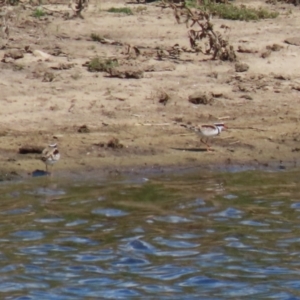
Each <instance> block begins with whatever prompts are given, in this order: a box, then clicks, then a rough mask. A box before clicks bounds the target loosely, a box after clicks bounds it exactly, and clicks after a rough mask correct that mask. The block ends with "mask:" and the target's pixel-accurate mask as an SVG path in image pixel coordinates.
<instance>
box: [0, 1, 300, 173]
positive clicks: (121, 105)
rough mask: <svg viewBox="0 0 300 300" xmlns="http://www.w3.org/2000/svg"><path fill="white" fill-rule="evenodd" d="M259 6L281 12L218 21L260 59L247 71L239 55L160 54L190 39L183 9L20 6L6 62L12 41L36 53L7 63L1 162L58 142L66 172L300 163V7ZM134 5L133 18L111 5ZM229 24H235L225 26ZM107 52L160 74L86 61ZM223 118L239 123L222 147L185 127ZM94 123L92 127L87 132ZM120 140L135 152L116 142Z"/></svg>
mask: <svg viewBox="0 0 300 300" xmlns="http://www.w3.org/2000/svg"><path fill="white" fill-rule="evenodd" d="M53 2H54V1H52V3H53ZM243 2H244V3H245V1H237V2H236V4H238V3H243ZM247 2H251V5H252V6H257V7H258V6H266V7H267V8H268V9H271V10H277V11H279V13H280V15H279V16H278V17H277V18H276V19H269V20H261V21H257V22H241V21H229V20H222V19H218V18H214V19H213V21H212V22H213V24H214V28H215V29H216V30H218V31H220V32H221V33H222V34H223V35H224V37H226V38H228V40H229V42H230V43H231V44H232V45H233V46H234V49H235V50H237V49H238V47H239V46H241V47H244V48H247V49H251V50H253V53H239V52H237V57H238V60H239V61H240V62H242V63H246V64H248V65H249V66H250V68H249V70H248V71H247V72H243V73H237V72H236V71H235V63H232V62H226V61H220V60H211V59H210V56H209V55H208V56H207V55H203V54H199V55H196V54H194V53H183V54H182V55H181V56H180V59H175V60H174V59H169V58H165V59H163V60H157V57H156V54H155V53H156V52H155V51H154V52H153V51H152V53H151V51H148V52H149V53H146V52H147V51H146V50H147V49H150V50H151V49H152V50H153V49H154V48H155V47H157V46H160V47H165V48H168V47H171V46H173V45H174V44H176V43H178V44H179V45H180V46H181V47H187V48H188V47H189V40H188V38H187V28H186V27H185V25H184V24H177V23H176V21H175V19H174V16H173V13H172V10H171V9H165V10H161V9H160V8H159V7H156V6H155V4H148V5H143V4H126V3H125V2H124V1H119V0H118V1H106V2H104V1H103V2H102V1H97V2H95V1H93V0H92V1H91V3H90V5H89V7H88V9H87V11H85V12H83V16H84V19H79V18H77V19H68V20H65V19H64V18H63V14H62V13H63V12H70V9H69V8H68V7H67V6H66V5H56V4H52V5H44V7H45V8H47V9H48V10H47V12H50V10H52V11H57V12H58V13H56V12H54V13H53V15H48V16H46V17H42V18H40V19H37V18H34V17H32V16H31V14H32V10H31V9H30V6H29V5H28V6H26V7H27V9H22V8H21V7H9V9H10V10H12V13H11V14H12V16H11V18H10V19H9V20H8V21H7V22H8V24H9V25H10V35H9V38H8V39H6V38H5V37H4V38H3V39H2V40H1V43H2V45H1V46H2V48H1V50H0V59H2V58H3V57H4V56H5V53H10V51H11V49H17V50H20V51H21V52H22V53H23V55H24V57H23V58H19V59H11V58H7V57H6V59H5V62H3V61H2V62H1V63H0V66H1V74H0V90H1V98H0V114H1V122H0V136H1V144H0V161H1V169H2V170H3V171H5V172H11V171H14V172H17V173H18V174H24V173H30V172H32V171H33V170H35V169H43V168H44V166H43V163H42V162H41V161H40V160H39V159H38V158H39V155H38V154H26V155H24V154H19V153H18V151H19V148H20V147H22V146H26V145H27V146H32V145H33V146H46V145H47V144H48V143H50V142H52V141H56V142H57V143H58V144H59V148H60V152H61V155H62V158H61V161H60V162H59V163H58V164H57V165H55V169H56V170H57V171H58V172H64V171H68V170H69V171H74V172H77V171H83V170H87V171H89V170H118V169H122V168H140V169H143V168H147V169H149V168H150V169H151V168H167V167H173V166H174V167H178V166H192V165H194V166H195V165H206V166H211V165H224V164H249V165H256V164H270V163H275V164H277V163H278V164H279V162H280V161H283V162H295V163H297V161H298V160H299V157H300V153H299V150H300V145H299V139H300V136H299V129H298V126H299V116H300V115H299V111H300V71H299V58H300V47H299V46H296V45H289V44H287V43H285V42H284V41H285V40H286V39H287V38H292V37H299V38H300V36H299V30H298V29H299V27H300V9H299V7H294V6H292V5H283V4H277V5H275V6H274V5H273V6H272V5H267V4H265V2H264V1H255V2H254V1H253V2H252V1H247ZM125 5H126V6H127V7H129V8H131V9H132V11H133V12H134V14H133V15H125V14H115V13H109V12H107V11H106V10H107V9H108V8H110V7H112V6H114V7H123V6H125ZM139 7H144V8H145V9H140V8H139ZM33 9H35V7H33ZM290 12H291V13H290ZM222 24H225V25H227V26H229V27H230V29H229V30H227V31H226V32H224V29H222V28H220V27H221V25H222ZM92 33H94V34H97V35H99V36H101V37H105V38H106V39H109V40H113V41H119V42H121V43H123V44H124V43H129V44H131V45H136V46H138V47H139V48H140V49H146V50H145V52H144V54H143V55H141V56H140V57H138V58H132V59H127V57H128V56H127V55H126V49H125V48H126V47H124V46H119V45H118V44H117V45H115V44H104V43H101V42H96V41H93V40H92V39H91V34H92ZM273 44H278V45H280V46H282V48H281V49H280V51H272V52H271V54H270V56H268V57H266V58H262V57H261V54H262V53H263V52H265V51H266V46H268V45H273ZM299 45H300V44H299ZM26 46H29V47H26ZM25 48H26V49H27V51H25ZM35 50H39V51H42V52H43V53H47V54H49V56H46V57H44V56H43V53H40V52H38V51H35ZM95 56H99V57H110V58H117V59H120V60H126V59H127V60H128V61H129V62H130V63H131V64H132V65H134V66H142V65H143V66H146V65H147V66H150V65H151V66H153V68H152V69H153V70H154V71H153V72H145V73H144V77H143V78H140V79H121V78H111V77H109V76H108V74H107V73H104V72H97V73H93V72H89V71H88V70H87V67H86V66H83V65H84V63H85V62H87V61H89V60H90V59H91V58H93V57H95ZM162 90H163V91H165V92H166V93H167V94H168V95H169V96H170V99H169V100H168V101H167V103H166V105H164V104H163V103H160V102H159V94H160V93H161V91H162ZM197 91H200V92H207V93H210V92H212V93H214V94H216V95H219V97H218V98H215V99H214V101H213V102H212V103H210V104H208V105H203V104H199V105H194V104H192V103H190V102H189V101H188V97H189V95H191V94H192V93H193V92H197ZM220 120H222V121H224V122H226V124H227V126H228V127H229V130H227V131H226V132H222V134H221V135H220V136H218V137H216V138H214V139H213V140H212V141H211V143H212V145H213V148H214V150H215V151H213V152H210V153H208V152H206V151H202V150H203V144H201V143H200V138H199V137H198V136H196V135H195V134H193V133H190V132H188V131H186V130H185V129H184V128H182V127H181V126H180V123H188V122H190V123H191V124H194V125H196V124H203V123H213V122H216V121H220ZM82 125H86V126H87V127H88V129H89V130H90V132H88V133H80V132H78V129H79V128H80V127H81V126H82ZM112 138H117V139H118V140H119V142H120V143H121V144H122V145H123V148H121V149H114V148H110V147H107V146H105V145H106V144H107V143H108V142H109V141H110V140H111V139H112ZM103 145H104V146H103ZM204 148H205V147H204Z"/></svg>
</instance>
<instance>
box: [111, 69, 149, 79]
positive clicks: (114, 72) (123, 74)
mask: <svg viewBox="0 0 300 300" xmlns="http://www.w3.org/2000/svg"><path fill="white" fill-rule="evenodd" d="M108 72H109V74H110V76H111V77H118V78H134V79H140V78H143V77H144V71H143V70H140V69H139V68H137V67H132V66H121V67H116V68H112V69H110V70H109V71H108Z"/></svg>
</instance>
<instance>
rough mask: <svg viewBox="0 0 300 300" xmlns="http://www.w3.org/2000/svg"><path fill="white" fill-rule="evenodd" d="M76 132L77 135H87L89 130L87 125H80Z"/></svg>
mask: <svg viewBox="0 0 300 300" xmlns="http://www.w3.org/2000/svg"><path fill="white" fill-rule="evenodd" d="M77 132H79V133H89V132H90V129H89V128H88V127H87V125H82V126H80V127H79V128H78V130H77Z"/></svg>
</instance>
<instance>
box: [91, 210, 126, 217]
mask: <svg viewBox="0 0 300 300" xmlns="http://www.w3.org/2000/svg"><path fill="white" fill-rule="evenodd" d="M92 213H93V214H97V215H103V216H106V217H123V216H126V215H128V213H126V212H125V211H122V210H120V209H113V208H106V209H105V208H97V209H94V210H93V211H92Z"/></svg>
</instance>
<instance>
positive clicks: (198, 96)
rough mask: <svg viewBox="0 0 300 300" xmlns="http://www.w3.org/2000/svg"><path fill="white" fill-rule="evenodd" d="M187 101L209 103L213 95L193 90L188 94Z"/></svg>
mask: <svg viewBox="0 0 300 300" xmlns="http://www.w3.org/2000/svg"><path fill="white" fill-rule="evenodd" d="M189 102H191V103H193V104H204V105H207V104H211V103H212V102H213V97H212V95H211V94H207V93H203V92H195V93H193V94H192V95H190V96H189Z"/></svg>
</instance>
